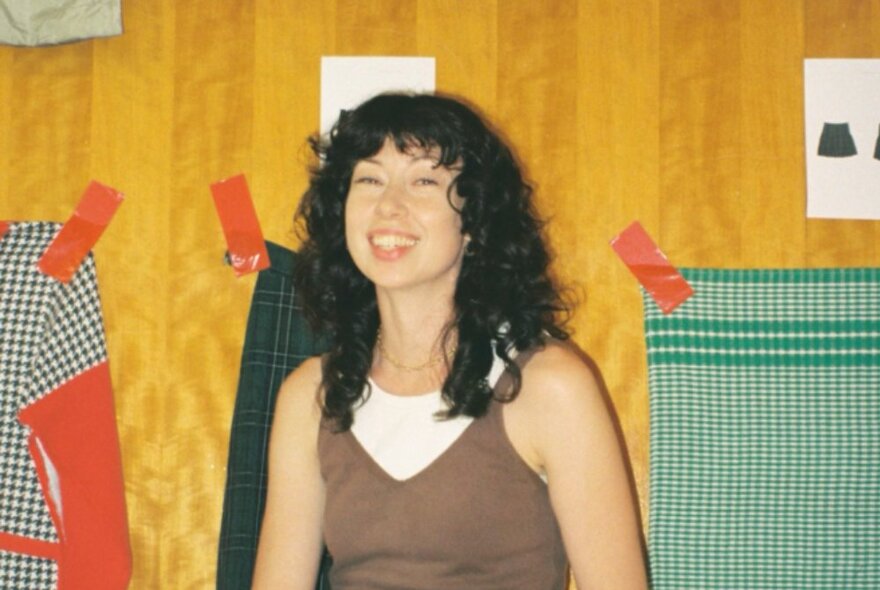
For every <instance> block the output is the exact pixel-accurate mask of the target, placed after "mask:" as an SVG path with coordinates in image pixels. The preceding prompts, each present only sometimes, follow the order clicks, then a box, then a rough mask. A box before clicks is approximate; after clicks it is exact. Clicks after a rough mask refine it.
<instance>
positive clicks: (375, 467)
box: [343, 402, 491, 486]
mask: <svg viewBox="0 0 880 590" xmlns="http://www.w3.org/2000/svg"><path fill="white" fill-rule="evenodd" d="M490 403H491V402H490ZM485 418H489V416H488V415H486V416H484V417H483V418H474V419H473V420H472V421H471V423H470V424H468V425H467V426H465V428H464V430H462V431H461V433H460V434H459V435H458V436H457V437H456V438H455V440H453V441H452V442H451V443H449V446H447V447H446V448H445V449H443V451H442V452H441V453H440V454H439V455H437V456H436V457H434V459H433V460H432V461H431V462H430V463H428V464H427V465H425V466H424V467H422V468H421V469H419V470H418V471H416V472H415V473H413V474H412V475H410V476H409V477H406V478H404V479H397V478H396V477H394V476H393V475H391V474H390V473H388V472H387V471H386V470H385V468H384V467H382V466H381V465H380V464H379V463H378V462H377V461H376V459H374V458H373V456H372V455H371V454H370V453H369V452H368V451H367V449H365V448H364V446H363V445H362V444H361V441H359V440H358V439H357V437H356V436H355V435H354V433H353V432H352V431H351V429H350V428H349V429H348V430H346V431H345V432H344V433H343V437H344V439H345V441H346V442H347V443H348V446H349V449H351V451H352V452H354V453H355V454H356V455H359V456H360V457H361V458H362V459H363V460H364V461H365V462H366V464H367V467H368V468H369V470H370V471H372V472H373V474H374V475H376V476H377V477H378V478H379V479H381V480H383V481H385V482H386V483H388V484H391V485H394V486H404V485H407V484H410V483H413V482H415V481H417V480H419V479H423V478H424V477H425V476H427V475H429V474H430V472H432V471H436V469H438V467H437V465H438V464H442V463H444V462H446V461H447V460H448V459H447V456H448V455H450V454H452V453H454V452H455V449H456V447H458V446H460V445H461V441H462V440H464V439H465V438H466V437H467V436H469V435H470V434H469V433H470V432H471V430H473V428H474V425H475V424H476V423H477V422H479V421H480V420H482V419H485Z"/></svg>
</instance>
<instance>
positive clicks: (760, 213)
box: [737, 0, 806, 267]
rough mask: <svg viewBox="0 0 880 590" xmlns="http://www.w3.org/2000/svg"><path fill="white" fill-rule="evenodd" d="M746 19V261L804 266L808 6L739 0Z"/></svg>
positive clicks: (741, 192) (742, 108)
mask: <svg viewBox="0 0 880 590" xmlns="http://www.w3.org/2000/svg"><path fill="white" fill-rule="evenodd" d="M740 22H741V25H740V40H739V49H740V81H739V88H740V104H739V106H738V109H739V112H740V113H741V117H740V138H741V144H740V145H738V146H737V150H738V151H739V152H740V153H741V165H740V184H739V189H738V195H737V198H738V200H739V202H740V208H739V211H740V219H739V232H740V248H741V258H740V262H741V264H742V266H746V267H760V266H769V267H798V266H803V265H804V264H805V262H806V260H805V256H804V246H805V227H806V218H805V217H804V215H805V212H806V186H805V173H804V152H803V136H804V115H803V108H804V107H803V35H802V30H803V12H802V6H801V4H800V3H797V2H777V3H767V2H763V1H762V0H740ZM780 220H785V222H784V223H782V222H781V221H780Z"/></svg>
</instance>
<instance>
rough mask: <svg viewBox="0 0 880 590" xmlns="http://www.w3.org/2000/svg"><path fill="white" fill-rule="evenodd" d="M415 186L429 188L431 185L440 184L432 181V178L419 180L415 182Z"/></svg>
mask: <svg viewBox="0 0 880 590" xmlns="http://www.w3.org/2000/svg"><path fill="white" fill-rule="evenodd" d="M416 184H419V185H422V186H431V185H437V184H440V183H438V182H437V181H436V180H434V179H433V178H419V179H418V180H417V181H416Z"/></svg>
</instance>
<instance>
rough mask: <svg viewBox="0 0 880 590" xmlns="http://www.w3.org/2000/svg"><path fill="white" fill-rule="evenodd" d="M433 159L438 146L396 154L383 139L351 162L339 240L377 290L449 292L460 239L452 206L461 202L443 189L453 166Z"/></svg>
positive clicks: (458, 218) (455, 273) (462, 244)
mask: <svg viewBox="0 0 880 590" xmlns="http://www.w3.org/2000/svg"><path fill="white" fill-rule="evenodd" d="M438 158H439V150H436V149H432V150H425V149H422V148H418V147H413V148H412V149H409V150H407V151H406V152H401V151H399V150H398V149H397V147H396V146H395V145H394V142H393V141H391V140H386V141H385V143H384V145H383V146H382V149H380V150H379V151H378V152H377V153H376V154H374V155H373V156H371V157H369V158H365V159H363V160H360V161H359V162H358V163H357V164H356V165H355V167H354V171H353V173H352V178H351V185H350V186H349V189H348V197H347V199H346V202H345V240H346V245H347V246H348V251H349V253H350V254H351V257H352V259H353V260H354V262H355V264H356V265H357V267H358V268H359V269H360V271H361V272H362V273H364V275H365V276H366V277H367V278H368V279H370V280H371V281H372V282H373V283H374V284H375V285H376V287H377V288H379V289H389V290H410V291H412V290H414V289H426V288H427V289H443V290H448V291H449V292H450V295H451V293H453V292H454V290H455V283H456V281H457V280H458V274H459V271H460V270H461V261H462V256H463V254H464V247H465V238H464V236H463V235H462V233H461V216H460V215H459V214H458V212H457V211H456V210H455V209H453V207H452V204H454V205H455V206H456V207H460V206H461V202H462V201H461V198H460V197H459V196H458V193H457V192H456V191H455V189H454V188H453V190H452V191H451V192H450V190H449V189H450V186H451V185H452V183H453V180H454V179H455V177H456V176H457V175H458V171H457V170H455V169H450V168H445V167H442V166H438V165H437V162H438ZM450 200H451V201H452V204H450ZM435 294H436V292H435Z"/></svg>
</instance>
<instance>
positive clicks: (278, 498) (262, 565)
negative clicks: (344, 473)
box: [252, 358, 324, 590]
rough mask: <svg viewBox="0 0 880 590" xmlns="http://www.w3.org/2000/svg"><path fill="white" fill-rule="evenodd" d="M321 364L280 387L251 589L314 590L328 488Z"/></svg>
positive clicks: (312, 363) (309, 365)
mask: <svg viewBox="0 0 880 590" xmlns="http://www.w3.org/2000/svg"><path fill="white" fill-rule="evenodd" d="M320 382H321V362H320V359H319V358H312V359H309V360H307V361H306V362H304V363H303V364H302V365H301V366H300V367H299V368H298V369H297V370H296V371H294V372H293V373H292V374H291V375H290V377H288V378H287V380H286V381H285V382H284V384H283V385H282V386H281V390H280V391H279V393H278V402H277V404H276V406H275V418H274V421H273V423H272V433H271V438H270V442H269V490H268V493H267V498H266V512H265V514H264V516H263V525H262V529H261V531H260V543H259V546H258V549H257V562H256V566H255V570H254V580H253V585H252V588H254V589H255V590H259V589H271V590H277V589H280V588H285V589H291V590H300V589H301V590H314V587H315V580H316V578H317V573H318V566H319V562H320V560H321V549H322V547H323V544H322V530H321V522H322V519H323V513H324V483H323V480H322V478H321V471H320V467H319V464H318V428H319V426H320V418H321V410H320V406H319V404H318V393H317V392H318V389H319V387H320Z"/></svg>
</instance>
